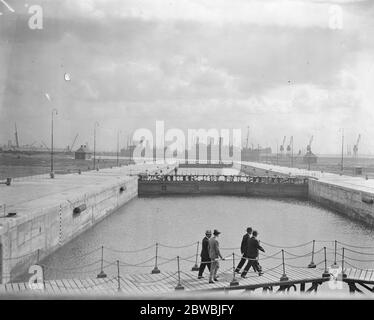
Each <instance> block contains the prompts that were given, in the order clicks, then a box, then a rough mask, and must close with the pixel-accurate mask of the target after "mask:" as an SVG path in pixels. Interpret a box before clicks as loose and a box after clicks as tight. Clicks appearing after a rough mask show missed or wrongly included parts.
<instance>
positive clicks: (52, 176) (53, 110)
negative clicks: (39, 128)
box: [50, 108, 57, 179]
mask: <svg viewBox="0 0 374 320" xmlns="http://www.w3.org/2000/svg"><path fill="white" fill-rule="evenodd" d="M54 114H56V115H57V109H55V108H54V109H52V116H51V172H50V177H51V178H52V179H53V178H54V177H55V174H54V172H53V115H54Z"/></svg>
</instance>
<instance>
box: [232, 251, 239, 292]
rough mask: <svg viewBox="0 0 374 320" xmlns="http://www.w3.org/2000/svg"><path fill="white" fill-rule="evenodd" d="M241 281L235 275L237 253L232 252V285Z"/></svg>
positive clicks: (236, 284)
mask: <svg viewBox="0 0 374 320" xmlns="http://www.w3.org/2000/svg"><path fill="white" fill-rule="evenodd" d="M238 285H239V281H238V280H237V279H236V277H235V253H234V252H233V253H232V280H231V282H230V287H233V286H238Z"/></svg>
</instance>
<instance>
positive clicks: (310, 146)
mask: <svg viewBox="0 0 374 320" xmlns="http://www.w3.org/2000/svg"><path fill="white" fill-rule="evenodd" d="M312 142H313V136H311V137H310V140H309V144H308V145H307V146H306V152H307V153H311V152H312Z"/></svg>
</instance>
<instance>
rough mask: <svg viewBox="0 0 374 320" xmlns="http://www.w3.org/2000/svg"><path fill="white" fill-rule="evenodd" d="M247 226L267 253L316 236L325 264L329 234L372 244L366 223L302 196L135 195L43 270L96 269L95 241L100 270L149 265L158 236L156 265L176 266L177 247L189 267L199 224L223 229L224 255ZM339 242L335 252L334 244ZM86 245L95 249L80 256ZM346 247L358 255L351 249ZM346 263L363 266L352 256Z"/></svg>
mask: <svg viewBox="0 0 374 320" xmlns="http://www.w3.org/2000/svg"><path fill="white" fill-rule="evenodd" d="M247 226H251V227H253V228H254V229H256V230H258V231H259V234H260V235H259V239H260V240H262V244H263V246H264V247H265V249H266V254H267V255H270V254H272V253H276V252H277V251H278V250H279V248H276V247H272V246H270V245H269V244H273V245H276V246H284V247H288V246H293V245H296V244H300V243H307V242H308V241H310V240H313V239H315V240H319V241H322V242H317V244H316V251H318V250H320V249H321V248H322V247H323V246H326V247H327V248H328V259H329V261H328V264H329V265H331V263H332V262H333V260H334V254H333V248H334V243H333V240H334V239H337V240H340V241H341V242H343V243H349V244H352V245H358V246H372V245H373V239H374V236H373V235H372V232H371V230H369V229H367V228H365V227H364V226H361V225H359V224H357V223H355V222H352V221H350V220H348V219H346V218H344V217H342V216H340V215H338V214H335V213H333V212H330V211H327V210H324V209H321V208H319V207H316V206H313V205H311V204H310V203H309V202H300V201H292V200H271V199H263V198H246V197H228V196H201V197H165V198H153V199H135V200H133V201H131V202H130V203H128V204H127V205H126V206H124V207H123V208H121V209H120V210H119V211H118V212H116V213H114V214H112V215H111V216H109V217H108V218H106V219H105V220H103V221H102V222H100V223H99V224H97V225H96V226H95V227H93V228H92V229H90V230H88V231H87V232H85V233H84V234H82V235H80V236H79V237H77V238H76V239H74V240H73V241H71V242H70V243H68V244H67V245H66V246H64V247H63V248H61V249H60V250H58V251H57V252H55V253H54V254H53V255H51V256H50V257H49V258H47V259H45V261H43V264H44V265H45V266H46V268H45V269H46V278H49V279H50V278H66V277H79V278H86V277H87V276H96V274H97V273H98V272H99V269H100V256H101V254H100V250H97V249H98V248H100V247H101V246H104V247H105V249H104V260H105V261H104V266H105V271H106V273H107V274H109V275H112V276H115V275H116V272H117V271H116V267H115V265H113V263H114V262H115V261H116V260H120V261H121V268H120V269H121V273H133V272H142V273H149V272H150V271H151V270H152V268H153V265H154V259H153V257H154V255H155V247H154V246H152V245H154V244H155V243H156V242H158V243H160V247H159V260H158V262H159V264H160V266H159V268H160V269H161V270H173V271H175V270H176V260H175V257H176V256H177V255H179V256H181V257H183V258H187V260H182V263H181V265H182V269H183V270H190V268H191V267H192V265H193V264H194V262H195V256H194V255H195V253H196V242H197V241H201V239H202V238H203V236H204V232H205V230H206V229H219V230H220V231H221V232H222V234H221V235H220V238H219V241H220V245H221V247H223V248H229V249H224V250H223V251H224V254H225V255H230V254H231V253H232V252H233V251H234V249H233V248H237V247H239V246H240V242H241V238H242V236H243V234H244V232H245V229H246V227H247ZM188 244H191V245H190V246H187V247H184V248H170V247H169V246H173V247H179V246H185V245H188ZM149 246H152V247H151V248H149V249H145V250H143V251H140V252H127V253H123V252H119V251H133V250H135V251H136V250H137V249H141V248H146V247H149ZM106 248H111V249H114V250H116V251H113V250H112V251H110V250H109V249H106ZM338 249H339V250H338V256H337V259H338V260H339V259H340V256H339V254H340V252H341V248H340V246H339V247H338ZM92 250H96V251H94V253H92V254H89V255H87V256H85V254H86V253H89V252H90V251H92ZM286 250H287V251H288V252H290V254H299V255H301V254H305V253H308V252H310V251H311V244H308V245H306V246H303V247H300V248H293V249H286ZM235 251H236V252H238V250H235ZM371 251H374V250H371ZM346 254H347V255H349V256H351V257H356V258H357V257H360V256H359V255H357V256H355V253H353V252H350V253H349V254H348V253H346ZM286 258H287V259H288V263H290V264H292V265H303V266H305V265H307V264H308V263H309V262H310V259H311V257H310V256H307V257H305V258H302V259H292V255H286ZM361 258H362V256H361ZM369 258H370V257H369ZM168 259H173V260H172V261H168ZM279 259H280V256H277V258H276V259H267V260H266V259H264V261H263V262H262V264H263V266H264V267H265V268H270V267H271V266H274V265H275V264H279V263H280V260H279ZM364 259H368V257H365V258H364ZM265 260H266V261H265ZM315 262H316V263H318V262H321V264H320V265H319V266H320V267H323V252H319V253H318V254H316V257H315ZM111 263H112V265H110V266H107V265H108V264H111ZM351 263H352V264H355V265H359V266H365V267H368V266H369V265H368V263H366V264H365V263H363V262H359V261H351ZM127 264H139V266H137V267H133V266H129V265H127ZM231 266H232V261H227V262H223V264H222V270H225V269H229V268H231Z"/></svg>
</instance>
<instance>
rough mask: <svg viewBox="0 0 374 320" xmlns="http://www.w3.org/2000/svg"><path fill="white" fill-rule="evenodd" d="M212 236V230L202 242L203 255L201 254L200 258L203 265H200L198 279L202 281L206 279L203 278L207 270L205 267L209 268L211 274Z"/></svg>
mask: <svg viewBox="0 0 374 320" xmlns="http://www.w3.org/2000/svg"><path fill="white" fill-rule="evenodd" d="M211 236H212V231H210V230H207V231H206V232H205V237H204V239H203V241H202V242H201V244H202V245H201V254H200V257H201V263H200V267H199V275H198V277H197V278H198V279H202V278H204V277H203V272H204V270H205V267H208V270H209V272H210V266H211V262H210V258H209V239H210V237H211Z"/></svg>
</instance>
